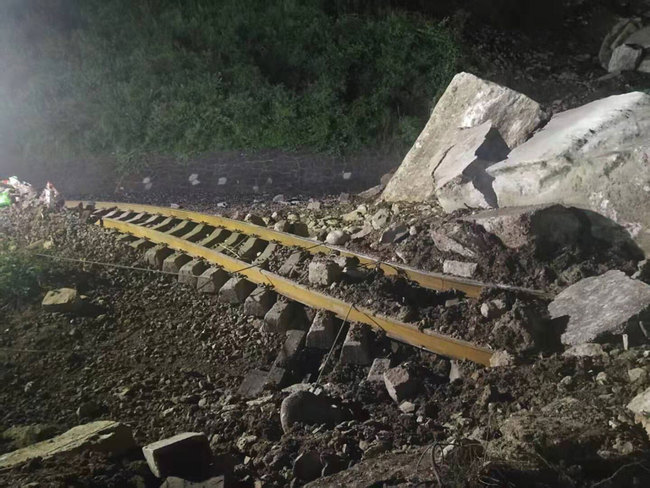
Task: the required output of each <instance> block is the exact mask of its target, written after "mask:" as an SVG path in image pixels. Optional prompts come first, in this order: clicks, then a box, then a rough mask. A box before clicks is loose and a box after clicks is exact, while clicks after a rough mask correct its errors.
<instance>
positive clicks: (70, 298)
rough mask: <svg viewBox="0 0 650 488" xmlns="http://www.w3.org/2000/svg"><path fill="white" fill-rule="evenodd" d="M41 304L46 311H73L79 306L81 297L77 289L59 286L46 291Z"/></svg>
mask: <svg viewBox="0 0 650 488" xmlns="http://www.w3.org/2000/svg"><path fill="white" fill-rule="evenodd" d="M41 305H42V307H43V309H44V310H45V311H46V312H75V311H77V310H79V308H80V306H81V299H80V298H79V296H78V294H77V290H75V289H73V288H59V289H58V290H51V291H48V292H47V294H46V295H45V298H43V302H42V303H41Z"/></svg>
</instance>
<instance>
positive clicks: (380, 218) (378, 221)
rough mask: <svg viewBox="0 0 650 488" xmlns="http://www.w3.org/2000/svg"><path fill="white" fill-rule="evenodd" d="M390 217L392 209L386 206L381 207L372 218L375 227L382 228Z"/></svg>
mask: <svg viewBox="0 0 650 488" xmlns="http://www.w3.org/2000/svg"><path fill="white" fill-rule="evenodd" d="M389 219H390V211H389V210H388V209H386V208H380V209H379V210H377V212H375V214H374V215H373V216H372V218H371V219H370V224H371V225H372V227H373V229H375V230H380V229H383V228H384V227H386V225H387V224H388V220H389Z"/></svg>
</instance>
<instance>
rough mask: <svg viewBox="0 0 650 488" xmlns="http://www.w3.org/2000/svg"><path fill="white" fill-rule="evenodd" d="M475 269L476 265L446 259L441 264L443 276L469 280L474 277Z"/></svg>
mask: <svg viewBox="0 0 650 488" xmlns="http://www.w3.org/2000/svg"><path fill="white" fill-rule="evenodd" d="M477 267H478V265H477V264H476V263H465V262H462V261H453V260H451V259H446V260H445V261H444V262H443V263H442V272H443V273H445V274H452V275H456V276H463V277H465V278H471V277H472V276H474V273H475V272H476V268H477Z"/></svg>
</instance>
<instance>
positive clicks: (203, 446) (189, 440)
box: [142, 432, 212, 478]
mask: <svg viewBox="0 0 650 488" xmlns="http://www.w3.org/2000/svg"><path fill="white" fill-rule="evenodd" d="M142 454H144V458H145V460H146V461H147V464H148V465H149V469H150V470H151V472H152V473H153V474H154V476H156V477H157V478H165V477H167V476H180V477H189V476H191V477H196V476H199V475H200V474H201V473H206V472H207V470H208V467H209V465H210V462H211V460H212V451H211V450H210V443H209V442H208V438H207V437H206V435H205V434H203V433H200V432H184V433H182V434H178V435H175V436H173V437H170V438H168V439H162V440H160V441H157V442H153V443H151V444H148V445H146V446H144V447H143V448H142Z"/></svg>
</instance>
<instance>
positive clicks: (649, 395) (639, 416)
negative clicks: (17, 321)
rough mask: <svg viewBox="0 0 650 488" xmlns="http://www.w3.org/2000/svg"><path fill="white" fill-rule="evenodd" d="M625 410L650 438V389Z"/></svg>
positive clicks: (639, 395) (634, 399) (640, 394)
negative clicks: (631, 414) (629, 411)
mask: <svg viewBox="0 0 650 488" xmlns="http://www.w3.org/2000/svg"><path fill="white" fill-rule="evenodd" d="M627 408H628V409H629V410H631V411H632V413H634V420H636V421H637V422H638V423H639V424H641V425H642V426H643V428H644V429H645V430H646V433H647V434H648V437H649V438H650V388H648V389H646V390H645V391H644V392H643V393H639V394H638V395H637V396H635V397H634V398H633V399H632V401H631V402H630V403H628V404H627ZM0 459H1V458H0Z"/></svg>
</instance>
